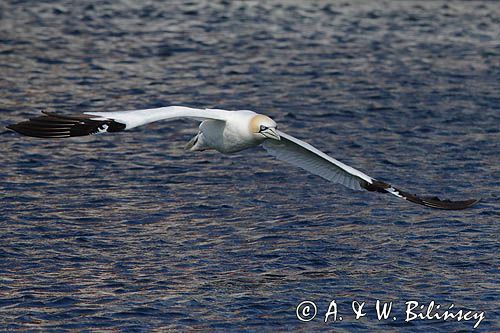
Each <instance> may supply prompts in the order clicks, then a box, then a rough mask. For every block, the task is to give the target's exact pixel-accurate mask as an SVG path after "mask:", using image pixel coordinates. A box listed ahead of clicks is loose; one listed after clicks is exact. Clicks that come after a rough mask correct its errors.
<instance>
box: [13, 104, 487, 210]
mask: <svg viewBox="0 0 500 333" xmlns="http://www.w3.org/2000/svg"><path fill="white" fill-rule="evenodd" d="M42 113H43V115H42V116H39V117H36V118H31V119H30V120H27V121H23V122H20V123H18V124H13V125H9V126H7V128H9V129H11V130H14V131H16V132H18V133H21V134H24V135H28V136H33V137H38V138H66V137H74V136H85V135H91V134H98V133H105V132H120V131H124V130H129V129H132V128H134V127H138V126H141V125H144V124H148V123H151V122H154V121H158V120H174V119H179V118H190V119H194V120H197V121H200V122H201V124H200V125H199V131H198V134H196V135H195V136H194V137H193V138H192V139H191V140H190V141H189V142H188V144H187V146H186V149H188V150H191V151H203V150H206V149H215V150H217V151H219V152H221V153H234V152H238V151H241V150H243V149H246V148H250V147H254V146H257V145H260V144H262V146H263V147H264V149H266V150H267V151H268V152H269V153H270V154H271V155H273V156H275V157H276V158H278V159H280V160H283V161H285V162H288V163H291V164H293V165H295V166H297V167H300V168H302V169H304V170H306V171H308V172H311V173H313V174H315V175H318V176H320V177H322V178H324V179H326V180H329V181H331V182H334V183H340V184H342V185H344V186H346V187H349V188H351V189H353V190H368V191H372V192H382V193H390V194H392V195H394V196H396V197H398V198H401V199H405V200H408V201H411V202H414V203H417V204H420V205H424V206H427V207H432V208H440V209H465V208H467V207H470V206H472V205H474V204H475V203H477V202H478V201H479V200H476V199H471V200H464V201H451V200H440V199H439V198H437V197H419V196H417V195H414V194H410V193H408V192H405V191H402V190H399V189H397V188H395V187H393V186H392V185H390V184H388V183H386V182H383V181H380V180H377V179H375V178H372V177H370V176H368V175H366V174H364V173H363V172H361V171H359V170H356V169H354V168H352V167H350V166H348V165H346V164H344V163H342V162H340V161H337V160H336V159H334V158H332V157H330V156H328V155H327V154H325V153H323V152H322V151H320V150H318V149H316V148H315V147H313V146H311V145H310V144H308V143H306V142H304V141H302V140H299V139H297V138H295V137H293V136H291V135H288V134H286V133H284V132H282V131H280V130H278V128H277V125H276V122H274V120H272V119H271V118H269V117H268V116H265V115H262V114H258V113H255V112H253V111H249V110H239V111H227V110H219V109H194V108H189V107H183V106H168V107H161V108H155V109H144V110H131V111H117V112H85V113H82V114H78V115H72V116H64V115H59V114H55V113H50V112H44V111H42Z"/></svg>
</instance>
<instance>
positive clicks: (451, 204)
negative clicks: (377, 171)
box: [407, 196, 481, 210]
mask: <svg viewBox="0 0 500 333" xmlns="http://www.w3.org/2000/svg"><path fill="white" fill-rule="evenodd" d="M412 197H414V198H416V200H412V199H414V198H412ZM407 200H409V201H412V202H415V203H419V204H422V205H424V206H427V207H431V208H438V209H446V210H463V209H467V208H470V207H472V206H474V205H475V204H477V203H478V202H479V201H481V199H469V200H460V201H452V200H441V199H439V198H437V197H432V198H418V197H416V196H409V197H407Z"/></svg>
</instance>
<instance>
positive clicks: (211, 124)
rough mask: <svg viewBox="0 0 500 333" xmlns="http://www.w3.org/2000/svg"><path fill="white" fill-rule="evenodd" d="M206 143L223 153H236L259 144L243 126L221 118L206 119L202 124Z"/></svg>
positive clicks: (201, 128) (201, 129) (201, 127)
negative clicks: (220, 119)
mask: <svg viewBox="0 0 500 333" xmlns="http://www.w3.org/2000/svg"><path fill="white" fill-rule="evenodd" d="M200 131H201V132H202V133H203V136H204V139H205V141H206V144H207V145H208V146H209V147H210V148H213V149H215V150H217V151H219V152H221V153H234V152H238V151H240V150H243V149H246V148H250V147H253V146H256V145H258V144H259V143H260V142H258V141H257V140H255V139H254V138H253V137H252V135H251V133H248V130H247V129H246V128H244V127H243V126H238V124H236V126H235V124H231V123H230V122H224V121H219V120H205V121H204V122H202V123H201V125H200Z"/></svg>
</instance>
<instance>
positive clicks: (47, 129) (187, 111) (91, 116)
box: [7, 106, 231, 138]
mask: <svg viewBox="0 0 500 333" xmlns="http://www.w3.org/2000/svg"><path fill="white" fill-rule="evenodd" d="M42 113H43V115H42V116H39V117H36V118H31V119H30V120H27V121H23V122H20V123H18V124H13V125H9V126H7V128H9V129H11V130H14V131H16V132H18V133H21V134H24V135H28V136H34V137H38V138H67V137H72V136H84V135H91V134H96V133H104V132H120V131H124V130H128V129H131V128H134V127H137V126H141V125H144V124H148V123H151V122H154V121H158V120H175V119H179V118H191V119H195V120H199V121H202V120H205V119H216V120H222V121H225V120H226V119H227V118H228V117H229V114H230V113H231V111H225V110H216V109H193V108H188V107H183V106H168V107H163V108H157V109H145V110H132V111H117V112H86V113H82V114H78V115H71V116H63V115H59V114H55V113H51V112H44V111H42Z"/></svg>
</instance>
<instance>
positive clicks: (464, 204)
mask: <svg viewBox="0 0 500 333" xmlns="http://www.w3.org/2000/svg"><path fill="white" fill-rule="evenodd" d="M361 186H362V187H363V188H365V189H366V190H368V191H371V192H382V193H390V194H392V195H395V196H397V197H399V198H402V199H405V200H407V201H410V202H413V203H416V204H419V205H422V206H426V207H430V208H437V209H446V210H462V209H467V208H470V207H472V206H474V205H475V204H477V203H478V202H479V201H481V199H469V200H458V201H453V200H442V199H439V198H438V197H420V196H418V195H415V194H411V193H408V192H405V191H401V190H399V189H397V188H395V187H393V186H391V185H390V184H388V183H386V182H382V181H379V180H373V182H372V183H371V184H370V183H368V182H363V183H361Z"/></svg>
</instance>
